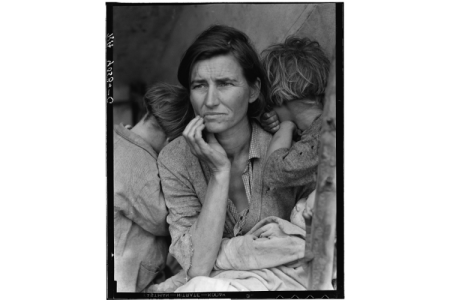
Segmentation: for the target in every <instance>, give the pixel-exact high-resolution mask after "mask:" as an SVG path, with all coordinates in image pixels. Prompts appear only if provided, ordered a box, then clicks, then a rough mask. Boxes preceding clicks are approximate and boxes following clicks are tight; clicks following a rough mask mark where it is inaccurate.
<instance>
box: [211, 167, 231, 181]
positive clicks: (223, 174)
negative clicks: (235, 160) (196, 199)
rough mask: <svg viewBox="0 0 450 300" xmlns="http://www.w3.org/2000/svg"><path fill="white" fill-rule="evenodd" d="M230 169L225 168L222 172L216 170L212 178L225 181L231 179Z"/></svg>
mask: <svg viewBox="0 0 450 300" xmlns="http://www.w3.org/2000/svg"><path fill="white" fill-rule="evenodd" d="M230 172H231V170H230V168H223V169H220V170H214V171H213V172H212V176H214V177H215V178H217V179H225V178H230Z"/></svg>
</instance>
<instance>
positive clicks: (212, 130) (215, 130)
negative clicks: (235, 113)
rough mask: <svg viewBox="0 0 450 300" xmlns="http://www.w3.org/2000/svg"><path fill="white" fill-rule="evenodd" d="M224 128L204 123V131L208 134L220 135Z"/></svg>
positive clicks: (220, 125) (212, 123)
mask: <svg viewBox="0 0 450 300" xmlns="http://www.w3.org/2000/svg"><path fill="white" fill-rule="evenodd" d="M225 129H226V128H225V126H223V124H218V123H215V122H211V123H209V122H207V123H206V130H208V132H210V133H221V132H223V131H224V130H225Z"/></svg>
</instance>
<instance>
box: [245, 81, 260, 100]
mask: <svg viewBox="0 0 450 300" xmlns="http://www.w3.org/2000/svg"><path fill="white" fill-rule="evenodd" d="M260 92H261V80H260V79H259V78H256V81H255V83H254V84H252V85H251V86H250V99H249V101H248V103H253V102H255V101H256V99H258V97H259V93H260Z"/></svg>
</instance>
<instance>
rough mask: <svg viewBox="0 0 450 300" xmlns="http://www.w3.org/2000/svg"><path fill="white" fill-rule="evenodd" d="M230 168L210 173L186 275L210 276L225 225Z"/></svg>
mask: <svg viewBox="0 0 450 300" xmlns="http://www.w3.org/2000/svg"><path fill="white" fill-rule="evenodd" d="M229 184H230V171H223V172H220V173H213V174H212V175H211V178H210V180H209V183H208V189H207V191H206V197H205V202H204V203H203V205H202V210H201V212H200V215H199V217H198V219H197V222H196V223H195V224H194V225H193V226H194V228H193V230H192V233H191V238H192V244H193V247H194V254H193V256H192V264H191V267H190V268H189V271H188V275H189V276H190V277H195V276H209V274H210V273H211V270H212V268H213V266H214V263H215V261H216V258H217V254H218V252H219V248H220V243H221V241H222V235H223V228H224V224H225V217H226V210H227V199H228V188H229Z"/></svg>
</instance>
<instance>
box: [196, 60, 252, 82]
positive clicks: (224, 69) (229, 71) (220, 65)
mask: <svg viewBox="0 0 450 300" xmlns="http://www.w3.org/2000/svg"><path fill="white" fill-rule="evenodd" d="M227 77H232V78H234V79H239V78H241V77H243V70H242V67H241V65H240V64H239V62H238V61H237V59H236V58H235V57H234V56H233V55H232V54H226V55H217V56H213V57H211V58H207V59H202V60H199V61H197V62H195V63H194V66H193V68H192V73H191V80H196V79H206V78H214V79H220V78H227Z"/></svg>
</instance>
